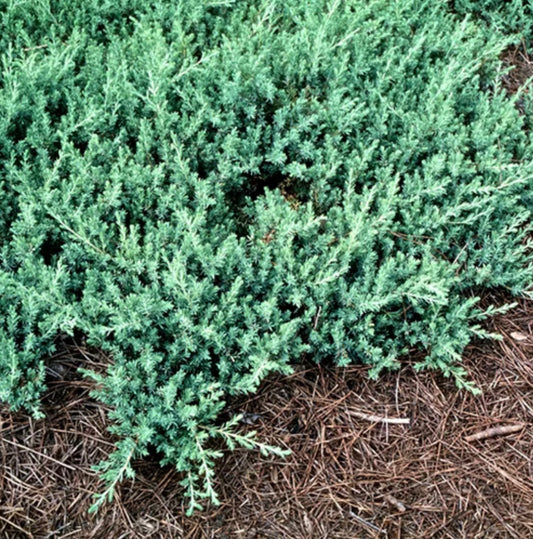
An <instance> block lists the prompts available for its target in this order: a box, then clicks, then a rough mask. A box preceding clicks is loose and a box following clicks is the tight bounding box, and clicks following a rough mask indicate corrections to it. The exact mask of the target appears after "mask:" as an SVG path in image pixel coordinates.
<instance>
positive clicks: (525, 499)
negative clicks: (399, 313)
mask: <svg viewBox="0 0 533 539" xmlns="http://www.w3.org/2000/svg"><path fill="white" fill-rule="evenodd" d="M488 327H489V329H491V330H493V331H497V332H498V333H500V334H501V335H502V336H503V338H504V339H503V341H501V342H496V341H483V342H477V343H475V344H473V345H472V346H470V347H469V348H468V349H467V351H466V354H465V358H464V364H465V366H466V368H467V370H468V371H469V373H470V374H471V376H472V378H473V379H474V380H475V382H476V383H477V384H478V386H479V387H480V388H481V389H482V390H483V394H482V395H481V396H477V397H475V396H473V395H471V394H468V393H466V392H464V391H458V390H457V389H456V388H455V387H454V384H453V383H452V382H451V381H450V380H447V379H443V378H442V376H441V375H439V374H437V373H435V372H423V373H416V372H414V371H413V369H412V368H411V367H410V365H409V364H407V363H406V364H405V366H404V367H403V368H402V369H401V370H400V371H399V372H396V373H389V374H387V375H385V376H382V377H381V378H380V379H379V380H378V381H376V382H373V381H370V380H369V379H368V377H367V369H366V368H365V367H362V366H354V367H350V368H346V369H333V368H326V367H319V366H314V365H304V366H301V367H300V368H299V369H298V370H297V372H296V373H295V374H293V375H292V376H290V377H289V378H286V377H285V378H284V377H274V378H271V379H270V380H268V381H267V382H265V383H264V384H263V385H262V387H261V389H260V391H259V393H258V394H257V395H255V396H253V397H251V398H249V399H247V400H241V401H240V402H236V403H233V404H232V405H231V406H230V407H229V408H228V412H227V413H228V415H229V414H232V413H237V412H240V413H244V414H245V416H244V423H243V426H242V428H243V429H251V428H253V429H255V430H257V432H258V437H259V438H260V439H261V440H267V441H269V442H270V443H273V444H277V445H280V446H282V447H288V448H290V449H291V450H292V455H291V456H290V457H288V458H286V459H285V460H282V459H279V458H265V457H262V456H260V455H258V454H257V453H255V452H250V451H245V450H237V451H235V452H226V454H225V456H224V457H223V458H222V459H221V462H220V465H219V467H218V480H217V481H218V490H219V492H220V494H221V500H222V505H221V506H220V507H218V508H209V509H208V510H207V511H206V512H204V513H200V514H197V515H195V516H193V517H192V518H187V517H186V516H185V515H184V511H183V507H182V501H181V488H180V487H179V485H178V481H179V479H180V478H179V476H178V475H177V473H175V472H174V471H173V469H171V468H169V467H166V468H161V467H159V465H158V464H157V459H156V457H155V456H154V457H153V458H152V459H147V460H146V461H143V462H138V463H136V469H137V477H136V479H135V481H134V482H133V483H131V482H126V483H124V484H123V485H122V486H121V487H120V489H119V492H118V496H117V498H116V500H115V502H114V503H113V504H111V505H108V506H104V507H103V508H102V509H101V511H100V512H99V513H98V514H97V515H91V516H89V515H88V514H87V509H88V507H89V506H90V504H91V496H92V493H94V492H95V491H97V490H98V489H101V488H102V485H101V484H100V483H99V480H98V478H97V477H96V475H95V474H94V472H92V471H91V465H92V464H94V463H96V462H98V461H99V460H101V459H103V458H105V456H106V454H108V452H109V451H110V450H111V449H112V444H113V438H112V436H111V435H110V434H109V433H107V432H106V426H107V425H108V421H107V419H106V411H105V410H104V408H103V407H102V406H101V405H99V404H97V403H96V402H94V401H93V400H92V399H91V398H90V396H89V394H88V393H89V390H90V388H91V384H90V383H89V382H87V381H83V380H80V377H79V375H77V374H76V371H75V368H76V367H77V366H79V365H84V366H86V367H87V366H91V367H92V368H96V369H104V368H105V364H106V361H107V360H106V358H105V357H104V356H102V355H100V354H97V353H95V352H93V351H89V350H87V349H85V348H83V347H82V346H77V345H76V344H73V343H70V344H65V345H64V347H63V348H64V350H63V351H62V353H61V354H58V355H57V356H56V357H54V358H52V359H51V360H50V361H49V374H50V389H49V391H48V393H47V394H46V396H45V399H44V402H45V404H44V408H45V411H46V414H47V417H46V419H44V420H40V421H35V420H32V419H28V417H27V416H26V415H25V414H23V413H15V414H13V413H9V412H8V411H6V410H5V409H4V410H3V411H2V413H1V415H0V419H1V424H0V457H1V462H0V531H1V533H0V537H5V538H10V539H11V538H18V537H20V538H27V537H35V538H45V537H47V538H58V539H59V538H66V537H71V538H85V537H87V538H89V537H93V538H106V539H107V538H109V539H115V538H130V537H131V538H133V537H142V538H147V537H152V538H167V537H168V538H173V537H175V538H209V537H212V538H216V539H224V538H290V539H298V538H306V539H307V538H350V539H351V538H355V537H357V538H364V537H369V538H370V537H376V538H381V537H384V538H385V537H390V538H396V537H449V538H454V539H456V538H459V537H469V538H471V537H479V538H481V537H483V538H486V537H517V538H519V537H520V538H523V537H533V430H532V428H531V427H532V423H533V361H532V360H533V301H528V300H521V301H520V304H519V306H518V307H517V308H515V309H514V310H513V311H511V312H510V313H508V314H506V315H500V316H498V317H497V318H495V319H494V320H492V321H491V322H490V323H489V326H488ZM371 416H375V417H371ZM502 426H503V427H508V426H511V427H513V429H511V430H513V431H514V432H508V433H507V434H502V433H500V434H499V435H494V432H493V433H492V435H491V436H490V437H488V438H486V439H484V440H472V441H469V438H468V437H469V436H471V435H475V434H477V433H480V432H484V431H486V430H487V429H489V428H494V427H502Z"/></svg>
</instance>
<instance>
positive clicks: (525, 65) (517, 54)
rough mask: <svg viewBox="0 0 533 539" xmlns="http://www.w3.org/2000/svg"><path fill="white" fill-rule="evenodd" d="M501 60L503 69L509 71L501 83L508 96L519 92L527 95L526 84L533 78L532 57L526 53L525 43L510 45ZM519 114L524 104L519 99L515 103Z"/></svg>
mask: <svg viewBox="0 0 533 539" xmlns="http://www.w3.org/2000/svg"><path fill="white" fill-rule="evenodd" d="M501 60H502V62H503V65H504V67H505V68H512V69H510V70H509V71H508V72H507V73H506V74H505V75H504V76H503V77H502V83H503V87H504V88H505V90H506V92H507V94H508V95H514V94H516V93H517V92H518V91H519V90H523V91H524V92H525V93H528V91H529V87H526V86H525V85H526V83H527V82H528V81H529V80H530V79H531V78H533V57H532V56H531V54H530V53H529V51H528V48H527V46H526V43H525V42H524V41H522V43H520V44H518V45H512V46H511V47H509V48H508V49H507V50H505V51H504V52H503V54H502V55H501ZM517 107H518V110H520V112H522V113H523V112H524V104H523V101H522V100H521V99H519V100H518V101H517Z"/></svg>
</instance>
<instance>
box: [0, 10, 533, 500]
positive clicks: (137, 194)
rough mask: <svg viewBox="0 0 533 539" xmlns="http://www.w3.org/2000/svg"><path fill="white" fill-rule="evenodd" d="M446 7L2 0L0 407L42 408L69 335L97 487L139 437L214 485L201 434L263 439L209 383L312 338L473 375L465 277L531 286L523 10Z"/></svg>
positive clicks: (339, 352) (251, 382) (370, 359)
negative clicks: (231, 413)
mask: <svg viewBox="0 0 533 539" xmlns="http://www.w3.org/2000/svg"><path fill="white" fill-rule="evenodd" d="M452 4H454V3H453V2H450V3H449V5H445V4H442V5H438V6H435V5H434V3H432V2H424V1H421V0H416V1H415V0H411V1H402V2H390V1H385V0H373V1H370V2H360V1H356V0H353V1H349V2H341V1H332V2H326V1H323V0H316V1H312V2H305V3H304V2H300V1H296V0H294V1H292V0H290V1H284V2H278V1H266V0H257V1H246V2H229V1H228V2H193V1H187V0H184V1H181V2H165V1H153V2H111V1H109V2H99V3H98V4H97V3H96V2H78V1H74V2H72V1H69V2H63V1H54V2H49V3H45V2H33V1H32V2H7V3H3V4H2V5H3V10H2V13H1V15H2V22H1V25H2V33H1V35H0V53H1V55H2V77H1V83H0V110H1V111H2V114H1V118H2V119H1V121H0V174H1V176H0V189H1V190H2V193H1V195H2V197H1V200H0V252H1V260H0V292H1V298H0V314H1V318H0V351H1V355H0V399H1V400H3V401H6V402H7V403H9V404H10V405H11V406H12V407H13V408H15V409H18V408H20V407H25V408H26V409H28V410H30V411H31V412H32V413H33V414H34V415H36V416H39V414H40V408H39V402H40V401H39V399H40V396H41V395H42V393H43V391H44V388H45V386H46V378H47V366H46V364H45V362H44V359H43V358H45V357H47V356H50V355H51V354H53V353H54V350H55V349H56V348H57V343H58V338H60V337H61V336H64V335H75V336H76V337H78V338H79V337H80V336H81V335H83V336H84V338H86V339H87V343H88V344H89V345H91V346H94V347H98V348H100V349H102V350H104V351H105V352H107V353H108V354H110V355H111V357H112V363H111V364H110V365H109V366H108V367H107V368H106V370H105V371H104V372H97V371H95V370H94V369H91V368H90V364H87V365H85V374H86V376H87V377H89V378H92V379H93V380H94V381H95V382H96V388H95V390H94V395H95V396H96V397H97V399H98V400H99V402H101V403H102V405H104V406H106V407H107V408H108V409H109V418H110V419H111V420H112V421H113V427H112V431H113V434H114V435H115V436H116V440H117V441H116V449H115V451H114V452H113V453H112V454H111V455H110V456H109V458H108V459H107V460H105V461H104V462H103V463H102V464H101V466H100V471H101V473H102V476H103V477H104V479H105V480H106V481H107V487H106V490H105V492H104V495H103V496H102V497H100V498H99V499H98V503H99V502H101V501H103V499H104V498H105V497H106V496H107V495H110V494H111V493H112V492H113V490H114V487H115V485H116V483H117V482H118V481H120V480H121V479H122V478H123V477H125V476H131V475H132V474H133V469H132V467H131V462H132V460H133V459H135V458H137V457H142V456H146V455H147V454H148V453H149V452H154V453H157V454H158V455H159V457H160V461H161V462H162V463H163V464H172V465H173V466H175V467H176V468H177V469H178V470H179V471H180V472H183V474H184V475H183V477H184V479H183V485H184V487H185V493H186V494H185V495H186V496H187V497H188V499H189V502H190V507H191V508H192V509H194V508H196V507H199V506H200V504H201V500H202V499H203V498H209V499H211V500H213V501H216V493H215V491H214V489H213V481H214V479H213V467H214V461H215V459H216V458H217V457H218V456H219V455H220V450H219V449H215V448H214V446H213V443H212V442H213V439H217V438H218V439H220V440H223V441H225V443H226V444H227V445H228V446H229V447H230V448H232V447H234V446H235V445H236V444H237V445H238V444H241V445H244V446H247V447H253V446H256V447H259V448H260V449H262V450H263V451H264V452H268V451H276V449H275V448H273V447H270V446H264V445H261V441H260V440H259V441H254V440H253V439H252V438H251V437H250V436H249V435H248V434H239V426H238V423H237V419H238V418H237V416H235V417H233V418H231V417H230V418H227V417H226V418H225V417H224V416H223V415H222V411H223V409H224V405H225V402H226V400H227V399H228V398H233V397H235V396H238V395H242V394H245V393H252V392H254V391H256V390H257V388H258V387H259V384H260V383H261V381H262V380H263V379H264V378H265V377H266V376H267V375H268V374H270V373H275V372H277V373H284V374H288V373H290V372H291V371H292V369H293V365H294V364H295V363H297V362H298V361H299V360H300V359H301V358H302V357H303V356H304V355H305V356H306V357H310V358H312V360H313V361H316V362H326V363H330V364H335V365H338V366H345V365H348V364H349V363H362V364H365V365H367V366H368V369H369V374H370V375H371V376H372V377H376V376H377V375H378V374H379V373H380V372H382V371H383V370H385V369H394V368H397V367H398V366H399V364H400V363H399V359H400V358H401V357H403V356H404V355H406V354H407V353H409V352H413V351H418V352H419V353H421V355H420V359H419V361H418V362H417V364H416V368H417V369H421V368H431V369H438V370H439V371H441V372H442V373H443V374H444V375H446V376H448V377H452V378H453V380H454V381H455V383H456V384H457V385H458V386H459V387H462V388H466V389H474V386H473V385H472V384H471V382H470V380H469V378H468V375H467V373H466V371H465V370H464V369H463V368H462V367H461V365H460V358H461V354H462V351H463V349H464V347H465V346H466V345H467V344H468V343H469V342H470V341H471V339H472V338H473V337H474V336H478V337H480V336H481V337H482V336H485V335H486V333H485V331H484V330H482V329H481V328H480V326H479V321H480V320H482V319H483V318H486V317H487V316H490V315H492V314H494V313H495V312H496V310H495V309H492V308H490V307H489V308H486V309H480V308H479V307H478V306H477V299H476V297H475V294H474V293H475V292H476V291H480V290H483V289H490V288H495V287H499V288H505V289H507V290H508V291H509V293H511V294H515V295H518V294H520V293H525V292H527V291H528V287H530V286H531V274H532V255H531V249H530V246H529V245H528V240H527V238H528V234H529V232H530V227H529V224H528V223H529V220H530V211H531V208H532V201H533V198H532V191H533V189H532V187H533V184H532V170H533V161H532V160H531V155H532V152H531V150H532V147H533V145H532V140H531V134H530V133H531V131H530V122H531V114H530V113H531V98H530V96H529V94H528V92H527V91H526V90H527V88H525V87H523V88H519V89H518V92H517V93H514V94H513V95H509V93H508V92H507V91H506V90H505V89H504V88H503V86H502V80H504V79H503V77H504V75H505V73H504V70H505V66H504V64H503V63H502V61H501V59H500V57H501V55H502V53H503V52H504V51H505V50H507V49H508V47H509V46H511V45H512V44H513V43H518V42H519V40H520V36H519V35H516V34H513V32H515V31H516V30H517V29H518V28H519V27H520V25H522V27H523V28H521V29H522V31H524V30H527V28H528V27H527V24H529V22H528V21H529V18H528V17H529V16H530V15H531V12H530V7H529V4H528V3H527V2H517V1H515V2H511V3H508V4H506V7H505V10H503V11H499V10H498V9H497V5H495V6H494V7H493V6H489V5H487V6H486V7H485V8H481V7H480V5H479V3H469V2H463V3H461V2H456V3H455V4H457V5H452ZM496 4H497V3H496ZM48 371H49V372H50V369H48Z"/></svg>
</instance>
